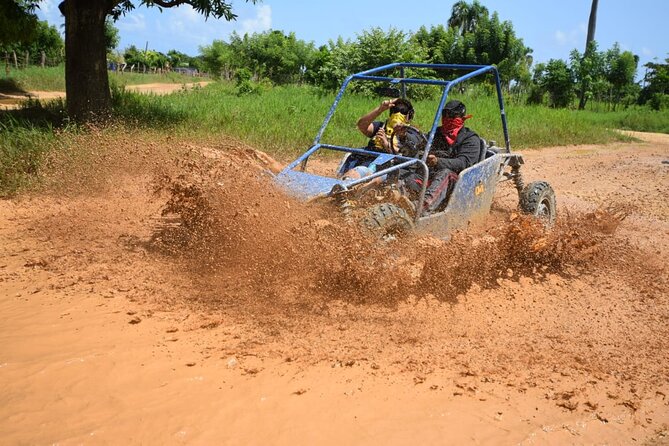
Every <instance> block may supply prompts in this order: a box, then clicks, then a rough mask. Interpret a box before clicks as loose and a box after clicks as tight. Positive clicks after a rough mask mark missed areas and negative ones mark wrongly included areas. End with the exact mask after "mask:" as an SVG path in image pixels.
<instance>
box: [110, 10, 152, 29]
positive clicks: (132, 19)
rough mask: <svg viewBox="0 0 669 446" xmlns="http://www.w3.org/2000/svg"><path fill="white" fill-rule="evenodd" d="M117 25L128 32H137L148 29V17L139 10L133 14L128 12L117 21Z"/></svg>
mask: <svg viewBox="0 0 669 446" xmlns="http://www.w3.org/2000/svg"><path fill="white" fill-rule="evenodd" d="M117 27H118V29H120V30H121V31H126V32H130V33H131V32H137V31H144V30H145V29H146V18H145V17H144V14H141V13H139V12H134V13H133V14H127V15H125V16H122V17H121V18H120V19H119V21H118V22H117Z"/></svg>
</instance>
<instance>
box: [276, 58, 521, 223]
mask: <svg viewBox="0 0 669 446" xmlns="http://www.w3.org/2000/svg"><path fill="white" fill-rule="evenodd" d="M405 68H421V69H429V70H438V71H439V70H456V71H466V73H465V74H463V75H462V76H459V77H456V78H455V79H452V80H442V79H418V78H410V77H405V76H404V74H405V72H404V70H405ZM397 69H399V71H400V76H399V77H389V76H380V75H378V73H381V72H384V71H388V70H397ZM488 72H491V73H493V75H494V78H495V86H496V89H497V101H498V103H499V109H500V118H501V121H502V129H503V131H504V143H505V148H506V153H511V143H510V141H509V132H508V128H507V122H506V112H505V109H504V99H503V97H502V86H501V82H500V78H499V71H498V70H497V68H496V67H494V66H492V65H459V64H428V63H408V62H396V63H392V64H388V65H383V66H380V67H376V68H372V69H370V70H366V71H361V72H360V73H355V74H352V75H350V76H348V77H347V78H346V79H345V80H344V83H343V84H342V86H341V88H340V89H339V92H338V93H337V96H336V97H335V100H334V102H333V104H332V106H331V107H330V110H329V111H328V114H327V115H326V116H325V120H324V121H323V124H322V125H321V127H320V129H319V131H318V134H317V135H316V138H315V139H314V142H313V145H312V146H311V148H309V150H307V151H306V152H305V153H303V154H302V155H301V156H300V157H299V158H297V159H296V160H295V161H293V162H292V163H290V164H289V165H288V166H286V168H285V169H284V170H283V172H287V171H290V170H293V169H295V167H297V166H298V165H300V164H301V165H302V169H303V170H304V169H305V168H306V163H307V161H308V159H309V157H310V156H311V155H313V154H314V152H316V151H318V150H320V149H329V150H335V151H340V152H348V153H359V154H365V155H371V156H378V155H379V153H378V152H373V151H370V150H365V149H356V148H352V147H344V146H337V145H332V144H323V143H321V142H320V141H321V138H322V136H323V133H324V132H325V129H326V128H327V126H328V124H329V123H330V120H331V119H332V116H333V115H334V113H335V110H336V109H337V106H338V105H339V102H340V100H341V98H342V97H343V95H344V92H345V91H346V88H347V87H348V85H349V84H350V83H351V82H352V81H354V80H363V81H376V82H389V83H390V84H391V85H392V84H395V85H400V86H401V95H402V97H406V85H407V84H419V85H420V84H422V85H440V86H442V87H443V90H442V94H441V98H440V100H439V106H438V108H437V110H436V112H435V116H434V120H433V122H432V128H431V129H430V133H429V134H428V138H427V144H426V146H425V152H424V153H423V156H422V157H421V158H420V159H417V158H409V157H405V156H401V155H394V158H396V159H398V160H400V161H401V163H400V164H397V165H395V166H392V167H390V168H388V169H383V170H380V171H377V172H375V173H374V174H372V175H369V176H366V177H363V178H360V179H358V180H353V181H348V182H347V183H346V187H347V188H350V187H352V186H355V185H356V184H359V183H364V182H368V181H371V180H373V179H374V178H377V177H380V176H383V175H387V174H388V173H391V172H394V171H397V170H399V169H404V168H407V167H409V166H411V165H414V164H419V167H420V168H421V170H422V171H423V175H424V178H427V176H428V173H429V169H428V167H427V163H426V161H427V157H428V155H429V153H430V150H431V148H432V142H433V140H434V135H435V134H436V132H437V127H438V126H439V123H440V118H441V111H442V109H443V108H444V105H445V104H446V102H447V100H448V94H449V92H450V91H451V89H452V88H453V87H454V86H455V85H458V84H460V83H462V82H464V81H466V80H468V79H471V78H473V77H476V76H481V75H483V74H485V73H488ZM426 188H427V182H424V183H423V187H422V190H421V193H420V197H419V206H420V205H421V204H422V203H423V200H424V198H425V190H426ZM419 209H420V207H419ZM417 217H418V216H417Z"/></svg>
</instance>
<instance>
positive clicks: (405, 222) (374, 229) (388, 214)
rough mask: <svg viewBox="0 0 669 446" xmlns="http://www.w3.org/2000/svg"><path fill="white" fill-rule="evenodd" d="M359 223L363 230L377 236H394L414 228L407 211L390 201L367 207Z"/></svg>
mask: <svg viewBox="0 0 669 446" xmlns="http://www.w3.org/2000/svg"><path fill="white" fill-rule="evenodd" d="M361 224H362V227H363V229H364V230H366V231H369V232H370V233H371V234H372V235H374V236H376V237H378V238H388V237H391V236H393V237H396V236H399V235H402V234H404V233H406V232H409V231H411V230H413V228H414V224H413V219H412V218H411V217H410V216H409V214H408V213H407V211H406V210H404V209H402V208H401V207H399V206H397V205H395V204H392V203H381V204H377V205H375V206H372V207H371V208H369V209H368V210H367V213H366V215H365V216H364V217H363V218H362V221H361Z"/></svg>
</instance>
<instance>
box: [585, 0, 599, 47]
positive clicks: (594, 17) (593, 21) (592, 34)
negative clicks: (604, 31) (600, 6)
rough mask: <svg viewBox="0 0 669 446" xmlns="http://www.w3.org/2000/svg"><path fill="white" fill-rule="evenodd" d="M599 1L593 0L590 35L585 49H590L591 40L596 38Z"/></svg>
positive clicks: (589, 24) (589, 22)
mask: <svg viewBox="0 0 669 446" xmlns="http://www.w3.org/2000/svg"><path fill="white" fill-rule="evenodd" d="M597 3H599V0H592V6H591V7H590V20H588V36H587V37H586V39H585V49H586V50H587V49H588V45H589V44H590V42H592V41H593V40H595V28H596V27H597Z"/></svg>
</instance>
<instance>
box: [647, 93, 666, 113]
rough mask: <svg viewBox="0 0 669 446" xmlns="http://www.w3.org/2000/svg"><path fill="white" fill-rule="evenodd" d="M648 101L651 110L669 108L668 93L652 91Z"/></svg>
mask: <svg viewBox="0 0 669 446" xmlns="http://www.w3.org/2000/svg"><path fill="white" fill-rule="evenodd" d="M648 103H649V104H650V108H652V109H653V110H669V94H665V93H654V94H653V95H652V96H651V97H650V101H648Z"/></svg>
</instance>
